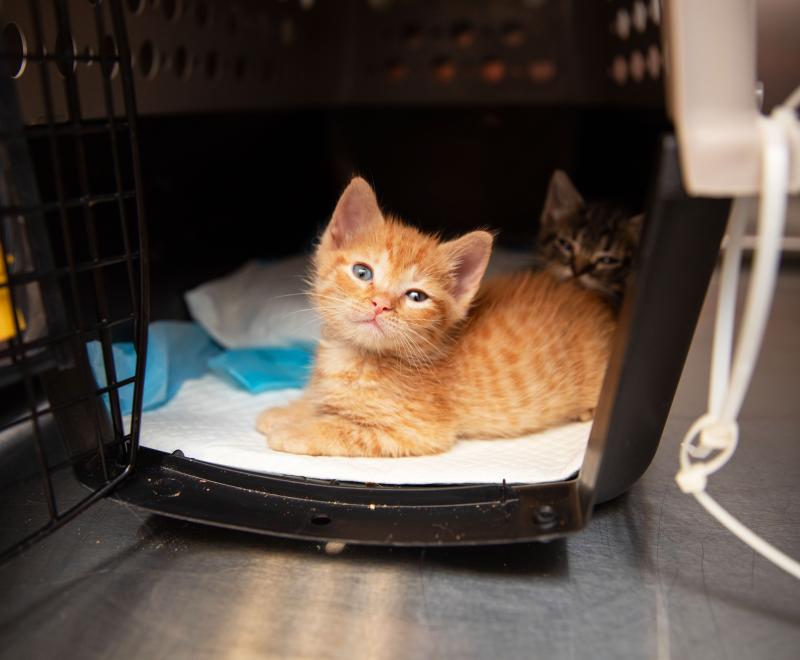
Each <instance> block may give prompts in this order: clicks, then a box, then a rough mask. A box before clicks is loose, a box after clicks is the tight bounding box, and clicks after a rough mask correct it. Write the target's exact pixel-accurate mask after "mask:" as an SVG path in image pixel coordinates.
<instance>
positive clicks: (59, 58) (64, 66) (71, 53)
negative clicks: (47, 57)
mask: <svg viewBox="0 0 800 660" xmlns="http://www.w3.org/2000/svg"><path fill="white" fill-rule="evenodd" d="M75 56H76V48H75V40H74V39H73V38H72V37H70V36H66V37H65V36H64V34H63V33H61V32H59V34H58V36H57V37H56V68H57V69H58V72H59V73H60V74H61V75H62V76H64V77H65V78H66V77H67V76H70V75H72V74H73V73H75V68H76V61H75Z"/></svg>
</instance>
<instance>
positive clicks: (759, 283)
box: [675, 88, 800, 579]
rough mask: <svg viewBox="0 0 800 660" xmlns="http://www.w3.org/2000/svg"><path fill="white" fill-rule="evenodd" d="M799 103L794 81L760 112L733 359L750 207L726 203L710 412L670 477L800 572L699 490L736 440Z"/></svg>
mask: <svg viewBox="0 0 800 660" xmlns="http://www.w3.org/2000/svg"><path fill="white" fill-rule="evenodd" d="M798 105H800V88H798V89H797V90H795V91H794V93H793V94H792V95H791V96H790V97H789V98H788V99H787V101H786V102H785V103H784V104H783V105H782V106H779V107H777V108H776V109H775V110H773V112H772V114H771V115H770V116H769V117H765V118H763V119H762V125H761V137H762V139H761V198H760V202H759V207H758V236H757V237H756V247H755V261H754V264H753V270H752V275H751V278H750V284H749V286H748V290H747V301H746V303H745V309H744V314H743V316H742V321H741V330H740V333H739V341H738V342H737V344H736V352H735V354H734V357H733V359H732V360H731V354H732V347H733V336H734V321H735V316H736V294H737V289H738V279H739V270H740V268H741V257H742V245H743V242H744V230H745V225H746V222H747V217H748V214H749V210H750V208H751V205H750V200H746V199H737V200H736V201H735V202H734V205H733V209H732V210H731V217H730V222H729V229H728V241H727V244H726V247H725V254H724V256H723V261H722V270H721V275H720V280H721V281H720V291H719V299H718V303H717V317H716V321H715V325H714V345H713V349H712V357H711V383H710V387H709V398H708V412H707V413H706V414H705V415H703V416H702V417H700V418H699V419H698V420H697V421H696V422H695V423H694V424H692V426H691V428H690V429H689V430H688V431H687V433H686V435H685V436H684V438H683V442H682V443H681V451H680V470H679V471H678V474H677V475H676V476H675V480H676V481H677V482H678V485H679V486H680V488H681V490H682V491H683V492H684V493H691V494H692V495H694V497H695V499H697V501H698V502H699V503H700V504H701V505H702V506H703V507H704V508H705V509H706V511H708V512H709V513H710V514H711V515H712V516H714V518H716V519H717V520H718V521H719V522H720V523H721V524H722V525H724V526H725V527H726V528H727V529H728V530H729V531H730V532H731V533H732V534H734V535H735V536H737V537H738V538H739V539H740V540H742V541H743V542H744V543H746V544H747V545H749V546H750V547H751V548H753V550H755V551H756V552H758V553H760V554H761V555H763V556H764V557H765V558H766V559H768V560H769V561H771V562H773V563H774V564H776V565H777V566H779V567H780V568H782V569H783V570H785V571H786V572H787V573H790V574H791V575H793V576H794V577H796V578H799V579H800V563H799V562H797V561H796V560H794V559H792V558H791V557H789V556H788V555H786V554H784V553H783V552H781V551H780V550H778V549H777V548H775V547H774V546H772V545H770V544H769V543H767V542H766V541H765V540H764V539H762V538H761V537H760V536H758V535H756V534H755V533H753V532H752V531H751V530H750V529H748V528H747V527H745V526H744V525H743V524H742V523H740V522H739V521H738V520H737V519H736V518H734V517H733V516H732V515H731V514H730V513H728V512H727V511H726V510H725V509H723V508H722V507H721V506H720V505H719V504H718V503H717V502H716V501H715V500H714V499H713V498H712V497H711V496H710V495H709V494H708V493H706V492H705V489H706V485H707V484H708V477H709V476H710V475H711V474H713V473H714V472H716V471H717V470H719V469H720V468H722V467H723V466H724V465H725V464H726V463H727V462H728V461H729V460H730V458H731V456H733V453H734V452H735V451H736V446H737V444H738V441H739V425H738V423H737V417H738V415H739V411H740V410H741V407H742V402H743V401H744V397H745V394H746V393H747V388H748V387H749V385H750V379H751V377H752V375H753V370H754V369H755V364H756V359H757V358H758V352H759V349H760V347H761V341H762V339H763V338H764V330H765V328H766V325H767V318H768V316H769V309H770V306H771V304H772V296H773V292H774V290H775V280H776V278H777V275H778V265H779V262H780V254H781V238H782V236H783V228H784V223H785V221H786V200H787V194H788V185H789V136H788V132H789V130H790V125H791V124H792V123H793V122H796V121H797V120H796V118H795V115H794V108H795V107H796V106H798ZM796 166H800V165H797V164H796Z"/></svg>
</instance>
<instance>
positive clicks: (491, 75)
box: [481, 57, 506, 85]
mask: <svg viewBox="0 0 800 660" xmlns="http://www.w3.org/2000/svg"><path fill="white" fill-rule="evenodd" d="M505 77H506V63H505V62H503V60H501V59H500V58H499V57H487V58H486V59H485V60H484V61H483V64H482V65H481V78H483V80H484V81H485V82H487V83H489V84H491V85H496V84H497V83H499V82H501V81H502V80H503V78H505Z"/></svg>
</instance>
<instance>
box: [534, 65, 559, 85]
mask: <svg viewBox="0 0 800 660" xmlns="http://www.w3.org/2000/svg"><path fill="white" fill-rule="evenodd" d="M528 76H529V77H530V79H531V80H532V81H533V82H535V83H546V82H550V81H551V80H552V79H553V78H555V77H556V65H555V62H553V61H552V60H534V61H533V62H531V63H530V64H528Z"/></svg>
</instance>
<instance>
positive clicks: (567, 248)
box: [556, 238, 572, 252]
mask: <svg viewBox="0 0 800 660" xmlns="http://www.w3.org/2000/svg"><path fill="white" fill-rule="evenodd" d="M556 243H558V247H560V248H561V249H562V250H564V252H572V243H570V242H569V241H568V240H567V239H566V238H557V239H556Z"/></svg>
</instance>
